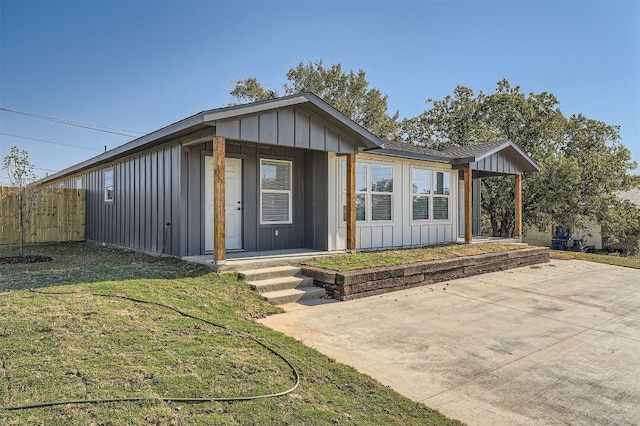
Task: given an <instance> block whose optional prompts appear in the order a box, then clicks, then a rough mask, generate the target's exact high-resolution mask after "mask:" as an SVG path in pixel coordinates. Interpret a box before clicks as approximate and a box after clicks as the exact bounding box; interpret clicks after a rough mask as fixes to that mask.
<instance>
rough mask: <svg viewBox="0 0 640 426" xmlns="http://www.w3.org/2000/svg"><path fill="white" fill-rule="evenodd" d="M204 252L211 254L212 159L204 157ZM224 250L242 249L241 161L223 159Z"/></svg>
mask: <svg viewBox="0 0 640 426" xmlns="http://www.w3.org/2000/svg"><path fill="white" fill-rule="evenodd" d="M204 159H205V161H204V179H205V184H204V203H205V208H204V235H205V244H204V249H205V252H207V253H211V252H213V157H211V156H207V157H204ZM225 203H226V207H225V218H226V241H225V245H226V249H227V250H241V249H242V160H241V159H238V158H227V159H225Z"/></svg>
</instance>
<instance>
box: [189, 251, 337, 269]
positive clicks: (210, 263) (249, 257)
mask: <svg viewBox="0 0 640 426" xmlns="http://www.w3.org/2000/svg"><path fill="white" fill-rule="evenodd" d="M345 253H346V252H345V251H322V250H312V249H304V248H299V249H286V250H269V251H256V252H235V253H233V252H232V253H227V254H226V262H225V263H224V264H216V262H215V261H214V260H213V259H212V256H211V255H201V256H185V257H183V258H182V260H185V261H187V262H191V263H198V264H201V265H206V266H207V267H209V268H211V269H212V270H214V271H216V272H239V271H246V270H252V269H260V268H272V267H276V266H295V265H299V264H301V263H304V262H307V261H309V260H312V259H316V258H318V257H326V256H335V255H339V254H345Z"/></svg>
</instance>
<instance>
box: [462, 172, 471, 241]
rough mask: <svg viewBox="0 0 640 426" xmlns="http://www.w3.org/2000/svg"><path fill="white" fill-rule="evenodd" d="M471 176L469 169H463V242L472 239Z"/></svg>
mask: <svg viewBox="0 0 640 426" xmlns="http://www.w3.org/2000/svg"><path fill="white" fill-rule="evenodd" d="M472 199H473V178H472V176H471V169H470V168H467V169H464V242H465V243H467V244H468V243H471V241H472V240H473V204H472V203H473V201H472Z"/></svg>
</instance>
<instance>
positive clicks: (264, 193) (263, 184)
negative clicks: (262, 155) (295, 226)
mask: <svg viewBox="0 0 640 426" xmlns="http://www.w3.org/2000/svg"><path fill="white" fill-rule="evenodd" d="M291 173H292V163H291V161H283V160H267V159H261V160H260V223H262V224H278V223H285V224H286V223H292V220H291V205H292V202H291V195H292V191H291V187H292V183H291Z"/></svg>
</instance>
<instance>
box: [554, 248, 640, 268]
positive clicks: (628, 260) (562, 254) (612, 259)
mask: <svg viewBox="0 0 640 426" xmlns="http://www.w3.org/2000/svg"><path fill="white" fill-rule="evenodd" d="M549 257H550V258H552V259H560V260H572V259H575V260H584V261H587V262H597V263H604V264H606V265H613V266H624V267H626V268H634V269H640V257H638V256H635V257H625V256H619V255H612V254H594V253H582V252H572V251H560V250H549Z"/></svg>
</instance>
